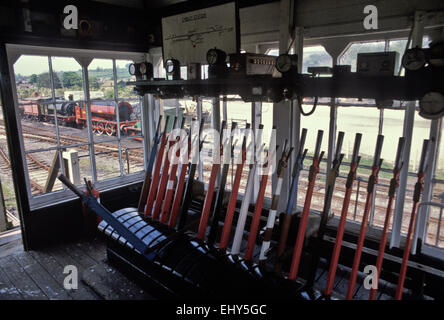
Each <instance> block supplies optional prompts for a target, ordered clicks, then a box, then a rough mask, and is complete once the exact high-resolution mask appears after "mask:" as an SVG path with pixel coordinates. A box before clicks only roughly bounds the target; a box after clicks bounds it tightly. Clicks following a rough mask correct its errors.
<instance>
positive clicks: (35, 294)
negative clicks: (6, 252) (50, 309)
mask: <svg viewBox="0 0 444 320" xmlns="http://www.w3.org/2000/svg"><path fill="white" fill-rule="evenodd" d="M0 265H1V266H2V268H3V271H4V272H5V274H6V275H7V277H8V278H9V280H10V281H11V283H12V284H13V285H14V287H15V288H16V289H17V290H18V291H19V292H20V294H21V295H22V297H23V298H24V299H25V300H47V299H48V297H47V296H46V295H45V293H44V292H43V291H42V290H41V289H40V288H39V287H38V286H37V285H36V284H35V282H34V281H33V280H32V279H31V278H30V277H29V276H28V274H27V273H26V272H25V270H24V269H23V268H22V267H21V266H20V265H19V264H18V262H17V261H16V260H15V259H14V258H13V255H10V256H8V257H5V258H1V259H0Z"/></svg>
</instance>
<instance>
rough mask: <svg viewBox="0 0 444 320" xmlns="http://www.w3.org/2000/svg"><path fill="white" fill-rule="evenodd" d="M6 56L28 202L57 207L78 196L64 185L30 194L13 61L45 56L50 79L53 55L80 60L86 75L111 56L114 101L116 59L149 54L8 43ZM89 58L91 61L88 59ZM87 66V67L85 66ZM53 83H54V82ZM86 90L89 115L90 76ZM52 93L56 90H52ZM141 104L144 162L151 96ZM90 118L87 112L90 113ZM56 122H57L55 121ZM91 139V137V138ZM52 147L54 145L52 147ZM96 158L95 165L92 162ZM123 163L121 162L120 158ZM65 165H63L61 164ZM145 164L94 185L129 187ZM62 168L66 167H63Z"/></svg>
mask: <svg viewBox="0 0 444 320" xmlns="http://www.w3.org/2000/svg"><path fill="white" fill-rule="evenodd" d="M6 49H7V55H8V65H9V70H10V71H11V72H10V77H11V79H10V80H11V85H12V90H13V94H14V110H15V112H16V118H17V126H18V129H19V139H20V151H21V157H22V161H23V164H24V171H25V184H26V189H27V196H28V200H29V205H30V209H31V211H33V210H37V209H40V208H44V207H49V206H54V205H56V204H59V203H63V202H67V201H70V200H72V199H75V198H76V196H75V195H74V194H73V193H72V192H71V191H70V190H69V189H67V188H65V187H64V188H63V189H62V190H57V191H54V192H50V193H46V194H39V195H32V194H31V183H30V176H29V172H28V167H27V161H26V153H27V152H25V148H24V140H23V134H22V125H21V117H20V115H19V109H18V105H19V103H18V96H17V87H16V80H15V73H14V64H15V62H16V61H17V60H18V59H19V58H20V57H21V56H22V55H32V56H45V57H48V59H49V61H50V62H49V66H48V67H49V71H48V72H49V74H50V76H51V78H52V77H53V69H52V67H51V61H52V58H53V57H68V58H74V59H76V60H77V62H79V65H80V67H81V68H82V76H83V77H84V75H85V69H86V73H87V68H88V65H89V64H90V63H91V61H92V60H94V59H111V61H112V62H113V82H114V97H113V98H112V99H106V100H107V101H111V100H112V101H114V102H117V101H118V100H119V99H121V98H119V97H117V96H116V94H117V92H116V90H117V87H116V85H115V82H116V80H117V79H116V78H115V77H116V72H115V71H116V70H115V62H116V60H132V61H135V62H140V61H146V60H148V59H147V58H149V55H148V54H147V53H143V52H124V51H102V50H86V49H72V48H59V47H41V46H29V45H19V44H7V45H6ZM80 61H83V62H87V63H80ZM88 61H89V62H88ZM85 65H86V66H85ZM52 83H53V82H52ZM83 90H84V92H85V93H87V94H85V99H84V100H85V102H86V105H87V110H88V112H87V114H90V112H89V111H90V105H91V99H90V98H89V85H88V81H87V79H83ZM52 93H54V92H53V91H52ZM53 100H54V96H53V95H52V101H53ZM139 100H140V103H141V104H142V112H141V121H142V133H141V136H142V138H143V140H144V142H143V143H142V146H141V147H142V149H143V163H144V164H145V163H146V161H145V159H146V158H147V152H148V150H147V146H149V144H147V143H146V141H147V139H149V138H150V134H149V131H148V130H147V129H148V125H147V123H146V122H147V115H146V112H145V110H147V109H148V108H147V107H148V105H147V102H149V100H148V99H145V97H140V98H139ZM87 118H88V115H87ZM56 123H57V122H56ZM90 128H91V127H90V126H88V143H85V144H86V145H88V146H89V156H90V163H91V171H92V175H93V177H94V176H96V173H95V172H94V171H95V160H93V158H94V156H93V153H91V151H93V150H94V145H95V144H98V143H99V142H96V141H94V137H91V133H90V131H91V129H90ZM55 130H56V137H59V135H58V132H57V131H58V127H56V129H55ZM91 138H92V139H91ZM57 140H58V145H57V147H54V148H56V149H57V150H59V148H60V146H59V139H57ZM115 140H116V142H118V144H119V145H120V135H118V136H116V138H115ZM51 149H53V148H51ZM44 150H45V149H41V151H44ZM32 151H33V152H36V151H35V150H32ZM120 152H121V149H120V148H119V153H120ZM93 161H94V164H93ZM119 162H121V161H119ZM62 168H63V167H62ZM145 169H146V168H145V165H144V170H142V171H139V172H136V173H129V174H125V175H123V176H119V177H114V178H109V179H106V180H101V181H100V180H99V181H95V187H96V188H97V189H98V190H100V191H101V192H104V191H108V190H112V189H116V188H120V187H124V186H128V185H131V184H134V183H137V182H140V181H143V179H144V177H145ZM62 170H63V169H62Z"/></svg>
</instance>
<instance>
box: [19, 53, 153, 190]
mask: <svg viewBox="0 0 444 320" xmlns="http://www.w3.org/2000/svg"><path fill="white" fill-rule="evenodd" d="M49 59H51V60H49ZM49 62H51V64H49ZM131 62H132V61H131V60H116V61H115V63H114V61H113V59H94V60H92V62H91V64H90V65H89V66H88V73H89V88H88V89H89V91H90V97H91V101H90V102H87V101H85V97H84V86H85V84H84V81H83V72H82V68H81V66H80V65H79V63H78V62H77V60H76V59H75V58H73V57H48V56H32V55H23V56H21V57H20V58H19V59H18V60H17V62H16V63H15V64H14V72H15V78H16V87H17V97H18V102H19V104H18V108H19V112H18V113H19V115H20V121H21V129H22V137H23V146H24V149H25V155H24V161H25V166H26V169H27V173H28V181H29V185H30V188H31V190H30V194H31V195H38V194H42V193H48V192H53V191H57V190H61V189H62V188H64V187H63V186H62V185H61V184H60V183H59V182H58V180H56V181H55V179H54V177H56V176H57V175H58V174H60V173H62V172H63V173H64V174H65V175H67V176H68V178H69V179H70V180H71V181H72V182H73V183H75V184H80V185H83V178H84V177H85V178H87V179H90V180H94V178H93V177H97V180H99V181H101V180H106V179H109V178H114V177H119V176H121V175H126V174H134V173H137V172H140V171H143V170H144V159H145V157H144V148H143V135H142V129H141V128H142V113H141V110H142V106H141V100H140V98H139V97H138V96H137V95H136V94H135V93H134V92H133V90H132V87H128V86H127V85H126V83H127V82H128V81H131V80H133V79H132V77H131V76H130V75H129V73H128V65H129V64H130V63H131ZM114 65H115V68H114ZM115 76H116V77H115ZM115 82H116V83H117V86H116V85H115ZM52 86H53V87H54V92H53V91H52ZM87 108H90V110H91V121H92V126H91V127H90V126H89V125H88V118H89V117H88V116H87V115H88V113H87ZM90 134H92V136H93V141H94V142H95V144H94V146H93V148H94V153H95V168H96V172H92V169H91V168H92V166H91V161H92V158H91V157H90V153H89V152H90V148H91V146H90V141H89V135H90ZM51 173H52V174H51Z"/></svg>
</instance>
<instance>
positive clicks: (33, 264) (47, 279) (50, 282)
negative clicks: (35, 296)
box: [13, 253, 72, 300]
mask: <svg viewBox="0 0 444 320" xmlns="http://www.w3.org/2000/svg"><path fill="white" fill-rule="evenodd" d="M13 257H14V259H15V261H17V263H18V264H19V265H20V266H21V267H22V268H23V269H24V270H25V272H26V274H27V275H28V276H29V277H30V278H31V279H32V280H33V281H34V282H35V283H36V285H37V286H38V287H39V288H40V290H42V291H43V292H44V293H45V295H46V296H47V297H48V298H49V299H52V300H70V299H72V297H71V296H69V295H68V293H67V292H66V291H65V289H64V288H63V285H61V284H60V283H58V282H57V281H55V280H54V278H53V276H52V275H51V274H49V273H48V271H46V270H45V269H44V268H43V267H42V266H41V265H40V264H39V263H38V262H37V261H36V260H35V259H34V258H33V257H32V256H31V255H30V254H27V253H26V254H18V255H14V256H13Z"/></svg>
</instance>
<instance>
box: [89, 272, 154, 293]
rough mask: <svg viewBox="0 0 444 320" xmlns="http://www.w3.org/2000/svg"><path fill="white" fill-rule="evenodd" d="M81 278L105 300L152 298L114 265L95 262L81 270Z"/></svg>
mask: <svg viewBox="0 0 444 320" xmlns="http://www.w3.org/2000/svg"><path fill="white" fill-rule="evenodd" d="M82 280H83V281H85V283H87V284H88V285H89V286H90V287H91V288H93V289H94V291H95V292H96V293H97V294H98V295H99V296H100V297H101V298H103V299H105V300H153V299H154V298H153V297H152V296H151V295H149V294H148V293H146V292H145V291H144V290H143V289H141V288H140V287H139V286H137V285H136V284H134V283H133V282H131V281H129V280H128V279H127V278H126V277H125V276H124V275H122V274H121V273H120V272H119V271H118V270H116V269H115V268H114V267H112V266H110V265H107V264H103V263H102V264H97V265H95V266H93V267H90V268H88V269H87V270H85V271H84V272H83V274H82Z"/></svg>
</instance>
